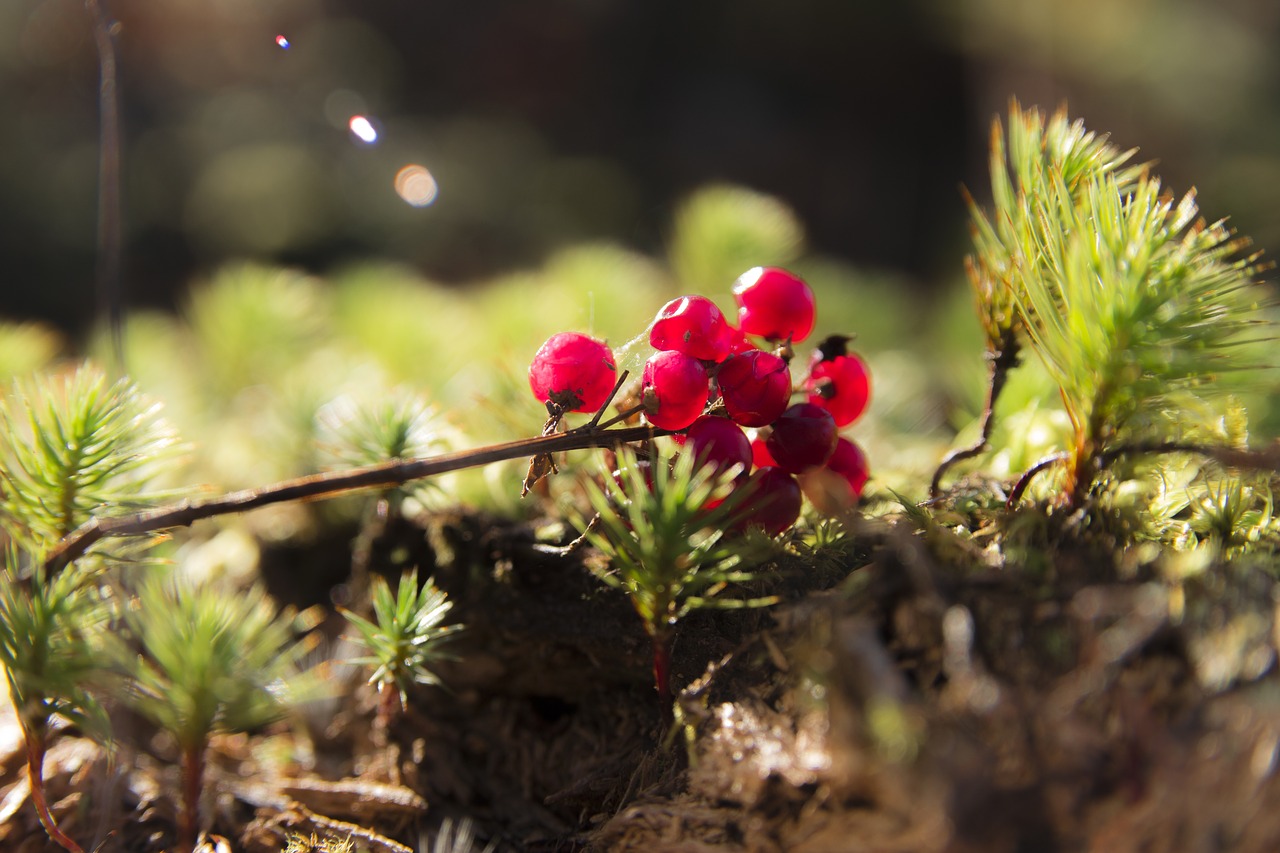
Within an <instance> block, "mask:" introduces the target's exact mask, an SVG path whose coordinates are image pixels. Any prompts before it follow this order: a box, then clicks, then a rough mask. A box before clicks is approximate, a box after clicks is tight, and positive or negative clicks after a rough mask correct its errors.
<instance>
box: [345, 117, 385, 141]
mask: <svg viewBox="0 0 1280 853" xmlns="http://www.w3.org/2000/svg"><path fill="white" fill-rule="evenodd" d="M347 127H349V128H351V132H352V133H353V134H355V137H356V139H359V140H360V141H361V142H363V143H365V144H367V145H372V144H373V143H375V142H377V141H378V129H377V128H376V127H374V126H373V122H371V121H369V119H368V118H366V117H365V116H352V117H351V120H350V121H349V122H347Z"/></svg>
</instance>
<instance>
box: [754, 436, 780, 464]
mask: <svg viewBox="0 0 1280 853" xmlns="http://www.w3.org/2000/svg"><path fill="white" fill-rule="evenodd" d="M751 462H752V464H753V465H755V466H756V467H757V468H776V467H777V466H778V460H776V459H774V458H773V454H772V453H770V452H769V448H768V447H766V446H765V443H764V439H763V438H754V439H752V440H751Z"/></svg>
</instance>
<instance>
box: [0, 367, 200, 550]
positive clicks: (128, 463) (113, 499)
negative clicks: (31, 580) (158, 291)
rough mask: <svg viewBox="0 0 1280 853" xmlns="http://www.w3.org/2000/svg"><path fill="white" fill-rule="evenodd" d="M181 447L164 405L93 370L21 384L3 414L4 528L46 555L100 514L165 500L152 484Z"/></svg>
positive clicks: (0, 476)
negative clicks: (163, 412) (163, 414)
mask: <svg viewBox="0 0 1280 853" xmlns="http://www.w3.org/2000/svg"><path fill="white" fill-rule="evenodd" d="M175 447H176V439H175V434H174V432H173V430H172V429H171V428H170V427H169V425H168V424H167V423H166V422H165V421H164V419H163V418H162V417H161V416H160V407H159V405H158V404H156V403H153V402H151V401H150V400H148V399H147V398H146V397H145V396H143V395H142V394H141V392H139V391H138V389H137V388H136V387H135V386H134V385H132V384H131V383H129V382H127V381H125V380H120V381H117V382H113V383H109V382H108V381H107V379H106V377H105V376H104V375H103V374H102V372H101V371H100V370H98V369H97V368H95V367H93V366H90V365H88V364H86V365H82V366H81V367H79V368H78V369H76V370H75V371H74V372H72V373H70V374H67V375H61V376H53V377H42V378H39V379H36V380H33V381H31V382H28V383H23V384H20V385H18V386H15V388H14V389H13V391H12V393H11V395H10V397H9V399H7V400H6V401H5V404H4V406H3V408H2V409H0V486H3V489H2V490H0V524H2V525H3V527H4V530H5V532H6V533H7V534H8V535H9V538H10V539H11V540H12V541H14V542H15V543H17V544H18V545H19V546H20V547H22V548H23V549H25V550H27V551H29V552H31V553H33V554H41V553H44V552H45V551H47V550H48V549H50V548H51V547H53V546H54V545H56V544H57V543H58V542H59V541H60V540H62V539H63V538H64V537H66V536H68V535H69V534H70V533H72V532H73V531H74V530H76V528H78V527H80V526H81V525H82V524H84V523H86V522H87V521H89V520H90V519H91V518H92V517H93V516H95V515H97V514H101V513H103V512H106V511H109V510H116V511H119V510H124V509H129V508H137V507H139V506H142V505H146V504H149V503H152V502H154V501H156V500H158V499H161V498H163V497H165V496H166V494H165V493H163V492H160V491H158V490H152V489H150V483H151V481H152V480H153V479H154V477H155V475H156V474H157V473H158V470H159V466H158V464H157V463H159V462H162V461H165V460H170V459H171V458H172V456H173V452H174V449H175Z"/></svg>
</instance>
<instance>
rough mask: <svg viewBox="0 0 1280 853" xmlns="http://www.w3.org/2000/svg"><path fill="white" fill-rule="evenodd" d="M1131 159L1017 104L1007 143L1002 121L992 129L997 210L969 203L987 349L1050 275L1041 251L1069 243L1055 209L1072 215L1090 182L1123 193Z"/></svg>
mask: <svg viewBox="0 0 1280 853" xmlns="http://www.w3.org/2000/svg"><path fill="white" fill-rule="evenodd" d="M1134 153H1135V152H1134V150H1132V149H1131V150H1129V151H1121V150H1119V149H1117V148H1115V147H1114V146H1112V145H1111V144H1109V143H1108V141H1107V137H1106V136H1100V135H1098V134H1095V133H1092V132H1089V131H1086V130H1085V129H1084V124H1083V123H1082V122H1079V121H1076V122H1071V121H1069V120H1068V119H1067V115H1066V112H1065V111H1062V110H1060V111H1058V112H1056V113H1054V115H1053V116H1052V117H1051V118H1049V119H1048V121H1047V122H1046V120H1045V117H1044V114H1043V113H1041V112H1040V111H1039V110H1036V109H1030V110H1026V111H1023V110H1022V109H1021V108H1019V106H1018V104H1017V102H1016V101H1015V102H1014V103H1013V104H1012V105H1011V106H1010V108H1009V135H1008V142H1007V144H1006V141H1005V136H1004V132H1003V130H1002V128H1001V126H1000V122H999V120H996V122H995V123H994V124H993V126H992V129H991V160H990V163H991V195H992V204H993V206H994V208H995V209H994V211H993V213H992V214H991V216H988V215H987V214H986V213H985V212H984V211H983V210H982V209H981V208H980V207H978V205H977V204H975V203H973V201H972V200H970V205H969V207H970V213H971V215H972V217H973V239H974V248H975V254H974V255H973V256H971V257H970V258H968V259H966V268H967V271H968V273H969V281H970V284H971V285H972V287H973V290H974V295H975V297H976V299H977V306H978V315H979V319H980V320H981V321H982V327H983V331H984V332H985V333H986V335H987V341H988V347H989V348H991V349H993V350H998V349H999V348H1000V346H1001V343H1002V341H1003V340H1004V338H1005V332H1006V330H1008V329H1010V328H1012V327H1014V326H1015V325H1016V324H1018V323H1019V320H1020V319H1021V318H1019V317H1018V316H1017V313H1016V307H1017V305H1018V303H1019V302H1020V301H1024V300H1025V296H1024V295H1025V293H1026V291H1027V289H1028V288H1029V287H1032V286H1034V281H1036V280H1038V279H1041V278H1043V277H1045V276H1052V275H1054V272H1055V271H1054V268H1053V263H1054V259H1053V257H1052V254H1041V252H1040V249H1041V248H1042V247H1043V248H1045V249H1052V247H1053V246H1055V245H1058V244H1061V243H1062V242H1063V241H1064V240H1065V239H1066V237H1067V235H1066V234H1064V233H1063V232H1062V230H1061V222H1060V220H1059V219H1058V215H1059V212H1060V206H1062V205H1065V206H1066V209H1067V210H1070V209H1071V208H1074V206H1075V200H1076V199H1078V198H1080V197H1081V196H1082V194H1083V193H1084V191H1085V187H1086V186H1087V184H1088V182H1089V181H1091V180H1097V179H1100V178H1102V177H1104V176H1108V175H1110V176H1112V178H1113V180H1114V181H1115V187H1116V190H1117V191H1118V192H1125V191H1127V190H1128V188H1129V187H1131V186H1132V185H1133V184H1134V182H1135V181H1136V180H1137V179H1138V178H1139V176H1140V175H1141V174H1142V170H1143V167H1141V166H1127V167H1126V166H1125V164H1126V163H1127V162H1128V161H1129V160H1130V159H1132V157H1133V154H1134ZM1051 194H1056V196H1057V197H1052V196H1051ZM1061 212H1065V211H1061Z"/></svg>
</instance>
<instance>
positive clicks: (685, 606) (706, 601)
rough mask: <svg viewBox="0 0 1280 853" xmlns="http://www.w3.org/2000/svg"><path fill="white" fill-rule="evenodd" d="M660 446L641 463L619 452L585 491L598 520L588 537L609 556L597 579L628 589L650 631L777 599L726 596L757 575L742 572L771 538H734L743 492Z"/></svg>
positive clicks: (706, 468)
mask: <svg viewBox="0 0 1280 853" xmlns="http://www.w3.org/2000/svg"><path fill="white" fill-rule="evenodd" d="M665 444H666V443H665V442H661V443H659V444H657V445H656V447H658V448H659V449H658V451H657V453H656V455H655V456H654V457H653V459H652V464H651V465H649V466H647V467H646V466H642V465H640V464H639V463H638V460H637V458H636V454H635V452H634V451H632V450H631V449H629V448H626V447H623V448H619V450H618V454H617V456H618V472H617V475H616V479H615V476H614V475H613V473H612V472H605V475H604V476H603V477H602V478H601V483H603V485H601V483H597V482H596V481H594V480H587V481H586V482H585V488H586V490H587V495H588V499H589V500H590V502H591V506H592V508H593V509H594V510H595V511H596V512H597V513H598V514H599V521H598V522H596V523H595V524H594V525H591V526H588V528H587V533H586V535H587V540H588V541H589V542H590V543H591V544H592V545H593V546H594V547H596V548H597V549H599V550H600V551H601V552H602V553H603V554H605V555H606V556H608V558H609V566H608V567H601V568H599V569H597V571H596V574H597V576H598V577H599V578H600V579H601V580H602V581H604V582H605V583H606V584H608V585H609V586H612V587H615V588H618V589H621V590H623V591H624V592H626V593H627V595H628V596H630V598H631V602H632V604H633V605H634V606H635V609H636V612H637V613H638V614H639V615H640V618H641V620H642V621H643V622H644V625H645V630H646V631H648V632H649V634H650V635H651V636H659V635H663V634H665V633H666V632H667V631H668V630H669V629H670V628H671V626H673V625H675V624H676V622H678V621H679V620H680V619H681V618H683V617H684V616H686V615H687V614H688V613H690V612H691V611H693V610H697V609H700V608H720V609H730V608H742V607H759V606H765V605H769V604H772V603H774V599H773V598H748V599H744V598H733V597H729V596H721V593H722V592H724V591H725V590H726V589H728V588H729V587H730V585H732V584H740V583H745V582H748V581H751V580H753V579H754V578H755V577H756V576H755V575H754V574H752V573H751V572H749V571H746V570H745V568H744V567H745V566H746V565H748V564H749V563H750V562H751V561H753V560H755V559H758V558H760V557H762V556H763V555H764V554H765V553H767V548H768V547H769V540H764V541H762V537H758V536H744V537H734V536H732V535H730V534H729V532H728V531H729V530H730V529H731V526H732V524H733V522H734V520H735V517H736V516H737V515H738V513H739V512H740V511H741V509H742V497H743V494H744V493H743V492H742V491H741V490H738V491H734V490H733V485H732V480H731V478H730V477H729V476H728V475H727V474H725V475H718V474H717V473H716V470H715V467H714V466H710V465H698V464H697V461H696V460H695V459H694V458H693V456H692V455H691V454H688V453H684V454H679V455H675V454H674V451H673V450H672V449H671V448H669V447H664V445H665Z"/></svg>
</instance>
